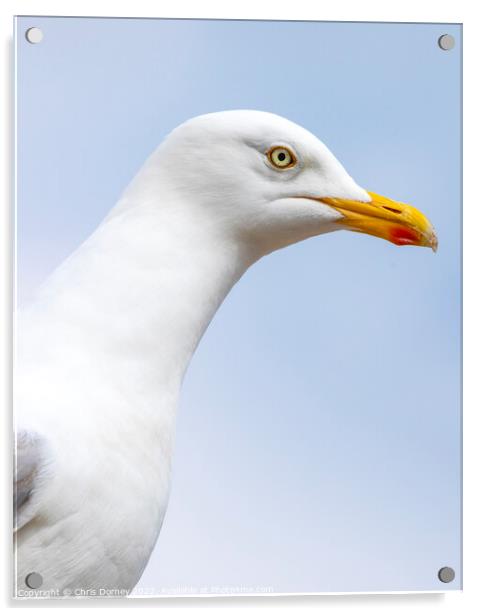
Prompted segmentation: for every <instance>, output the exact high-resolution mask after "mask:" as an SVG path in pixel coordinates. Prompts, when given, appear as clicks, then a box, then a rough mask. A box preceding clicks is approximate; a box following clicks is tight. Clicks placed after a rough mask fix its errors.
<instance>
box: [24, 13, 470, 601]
mask: <svg viewBox="0 0 482 616" xmlns="http://www.w3.org/2000/svg"><path fill="white" fill-rule="evenodd" d="M32 25H37V26H40V27H41V28H42V30H43V31H44V34H45V39H44V41H43V42H42V43H41V44H40V45H29V44H28V43H27V42H26V41H25V39H24V37H23V33H24V31H25V29H27V28H28V27H30V26H32ZM17 26H18V29H19V33H18V37H17V51H18V94H19V103H18V122H19V130H18V163H19V174H18V212H17V219H18V231H17V237H18V251H17V254H18V294H19V301H20V302H23V301H28V298H29V297H30V296H31V295H32V292H33V290H34V289H35V286H36V285H37V284H38V283H39V282H40V281H41V280H42V279H43V278H45V277H46V276H47V275H48V273H49V272H50V271H52V269H53V268H54V267H55V266H56V265H57V264H58V263H60V262H61V261H62V259H64V258H65V257H66V256H67V255H68V254H69V253H70V252H71V251H72V250H73V249H74V248H75V247H76V246H77V245H78V244H79V243H80V242H81V241H82V240H83V239H84V238H85V237H86V236H87V235H88V234H89V233H90V232H91V231H92V230H93V229H94V228H95V227H96V225H97V224H98V223H99V221H100V220H101V218H102V217H103V216H104V214H105V213H106V212H107V211H108V210H109V209H110V207H111V206H112V205H113V204H114V202H115V200H116V199H117V197H118V196H119V193H120V192H121V191H122V189H123V188H124V186H125V185H126V184H127V182H128V181H129V180H130V178H131V177H132V175H133V174H134V173H135V172H136V170H137V169H138V167H139V166H140V165H141V163H142V162H143V160H144V159H145V158H146V156H147V155H148V154H149V153H150V152H151V151H152V150H153V149H154V148H155V147H156V145H157V144H158V143H159V141H160V140H161V139H162V138H163V137H164V136H165V135H166V133H167V132H168V131H169V130H171V129H172V128H173V127H174V126H176V125H177V124H179V123H180V122H182V121H183V120H185V119H187V118H188V117H191V116H193V115H197V114H199V113H204V112H208V111H215V110H220V109H228V108H255V109H264V110H268V111H273V112H276V113H280V114H281V115H284V116H286V117H288V118H290V119H292V120H294V121H296V122H299V123H300V124H302V125H304V126H305V127H306V128H308V129H310V130H311V131H312V132H314V133H315V134H317V135H318V136H319V137H320V138H322V140H324V141H325V142H326V143H327V145H328V146H329V147H330V148H331V149H332V150H333V152H334V153H335V154H336V155H337V156H338V157H339V158H340V160H341V161H342V162H343V164H344V165H345V166H346V167H347V169H348V170H349V172H350V174H351V175H353V176H354V178H355V179H356V180H357V181H358V182H359V183H360V184H361V185H363V186H365V187H366V188H368V189H369V190H374V191H375V192H380V193H382V194H386V195H388V196H391V197H393V198H398V199H401V200H404V201H407V202H409V203H412V204H414V205H416V206H418V207H420V208H421V209H422V210H423V211H424V212H425V213H426V214H427V215H428V216H429V217H430V218H431V220H432V221H433V223H434V224H435V226H436V228H437V231H438V234H439V239H440V249H439V252H438V253H437V254H436V255H433V254H432V253H431V252H430V251H428V250H421V249H414V248H404V249H400V248H396V247H394V246H392V245H390V244H388V243H385V242H382V241H381V240H375V239H374V238H370V237H367V236H362V235H356V234H349V233H337V234H333V235H331V236H326V237H321V238H315V239H313V240H309V241H307V242H304V243H302V244H299V245H296V246H293V247H290V248H288V249H285V250H284V251H281V252H279V253H275V254H273V255H271V256H269V257H267V258H266V259H264V260H263V261H261V262H260V263H258V264H256V266H255V267H254V268H253V269H252V270H250V271H249V272H248V273H247V274H246V275H245V277H244V278H243V279H242V280H241V281H240V283H239V284H238V285H237V286H236V287H235V289H234V290H233V292H232V293H231V294H230V296H229V297H228V298H227V300H226V302H225V303H224V304H223V306H222V307H221V309H220V311H219V313H218V314H217V316H216V318H215V319H214V321H213V323H212V324H211V326H210V327H209V329H208V332H207V333H206V336H205V337H204V339H203V341H202V342H201V344H200V347H199V349H198V351H197V353H196V356H195V358H194V360H193V363H192V365H191V367H190V370H189V372H188V375H187V378H186V381H185V387H184V392H183V398H182V404H181V409H180V413H179V421H178V430H177V444H176V456H175V461H174V476H173V490H172V494H171V501H170V505H169V509H168V512H167V515H166V519H165V523H164V527H163V529H162V532H161V535H160V538H159V542H158V545H157V548H156V550H155V552H154V554H153V556H152V559H151V561H150V563H149V565H148V567H147V569H146V571H145V574H144V576H143V578H142V580H141V582H140V584H139V586H141V587H143V588H145V589H152V590H153V591H155V592H157V593H175V594H183V593H184V592H186V593H189V592H220V593H223V592H227V591H228V590H229V589H232V590H234V591H236V592H247V591H248V592H249V591H259V590H261V589H262V587H270V589H271V590H273V591H275V592H317V591H327V592H336V591H377V590H380V591H396V590H448V589H457V588H460V586H461V568H460V567H461V562H460V549H461V546H460V531H461V529H460V491H461V484H460V470H461V469H460V413H461V409H460V309H461V307H460V285H461V280H460V214H461V203H460V78H461V75H460V54H461V51H460V50H461V28H460V27H459V26H456V25H449V26H447V25H435V24H434V25H401V24H400V25H398V24H349V23H347V24H340V23H276V22H264V23H263V22H221V21H220V22H209V21H175V20H172V21H160V20H121V19H112V20H106V19H65V18H64V19H62V18H19V19H18V20H17ZM445 32H448V33H451V34H453V35H454V36H455V38H456V39H457V47H456V48H455V49H454V50H453V51H451V52H442V51H441V50H440V49H439V48H438V46H437V38H438V36H439V35H440V34H443V33H445ZM206 148H207V151H206V155H208V144H207V145H206ZM93 429H95V428H94V427H93ZM443 565H450V566H452V567H454V569H455V570H456V573H457V576H456V579H455V580H454V582H452V583H451V584H448V585H444V584H442V583H440V582H439V581H438V579H437V571H438V569H439V568H440V567H441V566H443Z"/></svg>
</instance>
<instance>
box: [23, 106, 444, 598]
mask: <svg viewBox="0 0 482 616" xmlns="http://www.w3.org/2000/svg"><path fill="white" fill-rule="evenodd" d="M275 147H281V148H283V150H282V151H283V152H284V153H285V157H284V159H283V160H281V159H282V158H283V157H282V156H281V157H280V160H278V161H277V162H280V163H281V162H283V163H285V161H286V156H290V154H291V155H293V161H294V164H293V165H290V166H286V165H285V166H279V167H278V166H277V165H276V164H275V162H273V160H272V159H270V154H269V153H270V152H271V151H272V149H273V148H275ZM323 197H336V198H337V199H338V201H337V203H338V202H339V203H342V202H345V201H346V202H347V203H351V202H353V201H354V202H357V203H360V204H364V205H365V207H366V205H367V204H369V203H371V195H370V194H369V193H367V192H366V191H365V190H363V189H362V188H360V187H359V186H358V185H357V184H356V183H355V182H354V181H353V180H352V179H351V178H350V176H349V175H348V174H347V173H346V172H345V170H344V169H343V167H342V166H341V165H340V163H339V162H338V161H337V160H336V159H335V157H334V156H333V155H332V154H331V153H330V152H329V151H328V149H327V148H326V147H325V146H324V145H323V144H322V143H321V142H320V141H319V140H318V139H317V138H315V137H314V136H313V135H312V134H311V133H309V132H308V131H306V130H304V129H303V128H301V127H299V126H297V125H295V124H293V123H291V122H289V121H288V120H285V119H283V118H280V117H279V116H275V115H273V114H269V113H263V112H256V111H231V112H221V113H216V114H208V115H205V116H200V117H198V118H194V119H193V120H190V121H188V122H186V123H185V124H183V125H181V126H180V127H178V128H177V129H175V130H174V131H173V132H172V133H171V134H170V135H169V136H168V137H167V139H166V140H165V141H164V142H163V143H162V144H161V145H160V146H159V148H158V149H157V150H156V151H155V152H154V153H153V154H152V155H151V157H150V158H149V159H148V160H147V162H146V163H145V165H144V166H143V167H142V169H141V170H140V172H139V173H138V175H137V176H136V177H135V178H134V180H133V181H132V183H131V184H130V185H129V186H128V188H127V189H126V191H125V193H124V194H123V195H122V197H121V199H120V200H119V202H118V203H117V204H116V206H115V207H114V208H113V209H112V210H111V212H110V213H109V215H108V216H107V218H106V219H105V220H104V221H103V222H102V223H101V224H100V226H99V227H98V229H97V230H96V231H95V232H94V233H93V234H92V236H91V237H89V238H88V239H87V240H86V241H85V242H84V243H83V244H82V245H81V246H80V247H79V248H78V249H77V250H76V252H74V253H73V254H72V255H71V256H70V257H69V258H68V259H67V260H66V261H65V262H64V263H63V264H62V265H61V266H60V267H59V268H58V269H57V270H56V271H55V272H54V273H53V274H52V276H51V277H50V278H49V279H48V280H47V282H46V283H45V284H44V285H43V286H42V287H41V288H40V290H39V292H38V294H37V297H36V299H35V301H34V302H33V303H32V304H30V305H29V306H27V307H25V308H24V309H23V310H22V311H21V312H20V313H19V315H18V321H17V336H16V379H15V380H16V394H15V418H16V427H17V432H18V439H17V458H16V464H15V466H16V471H17V487H16V496H17V499H18V508H17V511H16V522H17V527H18V529H17V531H16V535H15V545H16V564H17V590H25V589H27V588H28V587H27V586H26V584H25V578H26V576H27V575H28V574H29V573H31V572H33V571H35V572H38V573H40V574H41V575H42V577H43V585H42V590H44V591H45V590H48V589H54V590H58V591H59V592H60V593H62V592H63V590H64V589H65V588H68V589H79V588H89V589H101V588H103V589H120V590H125V591H126V592H128V591H130V590H131V589H132V588H133V587H134V585H135V584H136V582H137V581H138V580H139V578H140V576H141V573H142V571H143V569H144V567H145V565H146V563H147V561H148V559H149V556H150V554H151V551H152V549H153V547H154V544H155V542H156V539H157V536H158V533H159V531H160V528H161V525H162V520H163V517H164V513H165V511H166V507H167V502H168V493H169V474H170V460H171V453H172V447H173V438H174V429H175V417H176V406H177V400H178V394H179V389H180V386H181V383H182V379H183V375H184V372H185V370H186V368H187V365H188V363H189V360H190V358H191V356H192V354H193V352H194V350H195V348H196V346H197V344H198V342H199V339H200V337H201V336H202V334H203V332H204V330H205V329H206V327H207V325H208V323H209V322H210V320H211V318H212V317H213V315H214V313H215V312H216V309H217V308H218V306H219V305H220V303H221V302H222V301H223V299H224V297H225V296H226V294H227V293H228V292H229V290H230V289H231V287H232V286H233V284H235V283H236V281H237V280H238V279H239V277H240V276H241V275H242V274H243V272H244V271H245V270H246V269H247V268H248V267H249V266H250V265H252V264H253V263H254V262H255V261H256V260H257V259H259V258H260V257H262V256H263V255H264V254H266V253H268V252H271V251H273V250H275V249H278V248H281V247H283V246H286V245H288V244H291V243H293V242H297V241H300V240H303V239H305V238H307V237H310V236H313V235H318V234H321V233H324V232H328V231H333V230H335V229H341V228H344V227H346V228H348V227H350V226H351V225H350V224H344V220H345V219H346V213H345V212H344V211H343V210H342V209H340V208H338V209H337V208H336V207H332V205H329V204H328V203H327V202H323V201H322V198H323ZM392 216H393V214H392ZM386 224H388V223H386ZM407 225H408V223H407ZM412 226H413V225H412ZM353 228H355V226H353ZM430 229H431V228H430ZM357 230H360V229H359V228H358V229H357ZM368 232H373V230H371V231H368ZM429 235H430V234H429V232H428V231H427V232H426V233H425V235H424V236H423V237H424V238H425V239H426V238H427V237H428V236H429ZM431 237H432V242H433V237H434V236H433V232H432V236H431ZM420 238H422V236H420ZM424 241H425V240H424ZM411 243H415V242H411ZM419 243H423V241H422V239H420V242H419ZM425 243H426V244H428V243H429V242H428V240H427V241H426V242H425ZM432 245H433V243H432ZM214 386H215V382H213V387H214ZM193 506H195V504H194V503H193Z"/></svg>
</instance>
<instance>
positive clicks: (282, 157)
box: [278, 152, 286, 161]
mask: <svg viewBox="0 0 482 616" xmlns="http://www.w3.org/2000/svg"><path fill="white" fill-rule="evenodd" d="M285 158H286V154H285V153H284V152H280V153H279V154H278V160H281V161H283V160H284V159H285Z"/></svg>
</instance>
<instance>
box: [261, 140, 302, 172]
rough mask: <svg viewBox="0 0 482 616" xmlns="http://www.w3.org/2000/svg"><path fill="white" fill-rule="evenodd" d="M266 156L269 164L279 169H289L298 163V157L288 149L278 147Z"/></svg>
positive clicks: (271, 149)
mask: <svg viewBox="0 0 482 616" xmlns="http://www.w3.org/2000/svg"><path fill="white" fill-rule="evenodd" d="M266 155H267V157H268V160H269V162H270V163H271V164H272V165H273V166H274V167H276V168H277V169H289V168H290V167H294V166H295V165H296V163H297V160H296V156H295V155H294V154H293V152H292V151H291V150H289V149H288V148H286V147H284V146H281V145H276V146H274V147H272V148H270V149H269V150H268V151H267V152H266Z"/></svg>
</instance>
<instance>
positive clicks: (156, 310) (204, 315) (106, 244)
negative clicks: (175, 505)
mask: <svg viewBox="0 0 482 616" xmlns="http://www.w3.org/2000/svg"><path fill="white" fill-rule="evenodd" d="M166 198H167V199H168V200H169V199H171V200H170V203H169V204H166V205H165V204H160V203H156V204H147V205H146V204H145V203H144V204H143V203H136V202H135V200H134V201H133V200H132V199H133V197H132V195H131V196H130V197H129V199H130V201H131V204H130V207H126V204H125V201H121V202H120V203H119V205H118V206H117V211H116V208H114V210H113V213H112V214H111V215H109V217H108V218H107V219H106V221H105V222H104V223H103V224H101V226H100V227H99V228H98V229H97V231H96V232H95V233H94V234H93V235H92V236H91V237H90V238H89V239H88V240H87V241H86V242H85V243H84V244H83V245H82V246H81V247H80V248H79V249H78V250H77V251H76V252H75V253H74V254H73V255H72V256H71V257H70V258H69V259H67V261H66V262H64V264H62V266H61V267H60V268H59V269H58V270H57V271H56V272H55V273H54V274H53V276H52V277H51V278H50V279H49V280H48V281H47V283H46V285H45V286H44V289H43V291H42V293H41V297H44V298H45V299H46V300H47V303H48V304H49V305H50V307H51V309H52V308H53V310H54V311H57V312H58V314H59V319H58V320H57V319H56V320H55V321H56V323H57V325H59V323H60V327H62V325H63V326H64V327H66V328H67V329H69V330H71V331H69V332H67V333H64V335H67V336H74V337H75V336H76V334H75V332H76V331H78V332H80V331H81V332H82V339H79V343H80V344H82V346H86V347H87V348H89V350H91V351H92V353H93V354H96V353H99V352H101V353H102V352H105V353H108V354H109V355H110V359H109V361H112V362H113V363H114V364H115V363H117V362H119V363H121V364H123V365H126V364H129V363H130V364H132V365H134V364H137V366H138V368H139V370H137V369H136V370H135V371H134V374H135V375H136V376H137V374H138V373H139V371H142V370H144V371H145V372H146V374H149V375H151V376H152V378H153V379H154V380H156V379H157V381H158V383H159V384H160V385H161V386H163V387H165V386H166V385H173V386H175V385H179V384H180V382H181V380H182V377H183V375H184V372H185V370H186V368H187V365H188V363H189V361H190V359H191V357H192V354H193V352H194V351H195V349H196V346H197V344H198V342H199V340H200V338H201V337H202V335H203V333H204V331H205V329H206V327H207V326H208V324H209V322H210V321H211V319H212V317H213V316H214V314H215V312H216V310H217V309H218V307H219V305H220V304H221V302H222V301H223V299H224V298H225V296H226V295H227V293H228V292H229V290H230V289H231V287H232V286H233V284H235V282H236V281H237V280H238V279H239V278H240V276H241V275H242V274H243V273H244V271H245V270H246V269H247V267H249V265H250V264H251V263H252V262H253V261H254V260H255V257H253V255H251V254H249V253H248V251H247V250H245V249H244V248H243V247H241V246H240V245H238V244H237V243H235V242H231V241H229V240H227V239H223V237H222V234H220V232H219V229H217V228H216V226H212V225H211V226H210V225H206V224H204V225H203V224H202V222H200V220H199V219H198V217H197V216H196V215H195V213H192V212H190V211H189V207H188V206H187V205H186V204H185V203H181V202H180V201H179V200H176V199H174V198H173V197H172V195H171V197H169V196H168V197H166ZM163 208H164V209H163ZM86 336H87V337H86ZM89 336H90V337H89ZM126 372H127V374H125V373H124V371H122V373H120V374H119V376H120V377H121V378H122V379H125V378H126V376H127V377H128V371H126Z"/></svg>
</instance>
